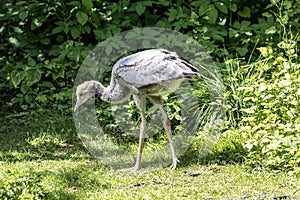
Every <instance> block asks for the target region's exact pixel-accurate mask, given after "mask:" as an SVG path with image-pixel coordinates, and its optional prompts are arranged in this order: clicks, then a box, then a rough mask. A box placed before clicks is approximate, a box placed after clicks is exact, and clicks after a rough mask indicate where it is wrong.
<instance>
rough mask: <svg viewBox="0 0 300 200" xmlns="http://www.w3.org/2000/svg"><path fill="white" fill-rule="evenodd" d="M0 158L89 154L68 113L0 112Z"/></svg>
mask: <svg viewBox="0 0 300 200" xmlns="http://www.w3.org/2000/svg"><path fill="white" fill-rule="evenodd" d="M0 115H1V118H2V120H1V122H0V160H1V161H9V162H16V161H25V160H61V159H66V158H70V157H72V159H77V158H78V159H80V158H82V157H83V158H86V157H89V154H88V152H87V151H86V150H85V148H84V147H83V145H82V143H81V140H80V139H79V138H78V136H77V133H76V131H75V127H74V125H73V120H72V119H73V118H72V116H71V114H68V115H65V114H62V113H58V112H51V111H49V110H43V111H37V112H33V113H29V112H21V113H17V114H10V113H7V112H6V113H0Z"/></svg>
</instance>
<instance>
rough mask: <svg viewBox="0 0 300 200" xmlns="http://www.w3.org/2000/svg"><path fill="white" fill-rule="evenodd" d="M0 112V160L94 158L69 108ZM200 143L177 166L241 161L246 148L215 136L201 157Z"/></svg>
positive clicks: (157, 160)
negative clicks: (83, 142) (59, 110)
mask: <svg viewBox="0 0 300 200" xmlns="http://www.w3.org/2000/svg"><path fill="white" fill-rule="evenodd" d="M0 116H1V118H2V119H3V120H1V122H0V160H1V161H8V162H18V161H31V160H65V159H69V158H72V159H73V160H76V159H95V158H93V157H92V156H91V155H90V153H89V152H88V151H87V150H86V148H85V147H84V146H83V144H82V141H81V140H80V139H79V137H78V135H77V132H76V129H75V127H74V122H73V117H72V115H71V112H70V113H68V114H65V113H59V112H53V111H50V110H42V111H36V112H32V113H29V112H24V113H22V112H21V113H17V114H10V113H8V114H7V113H4V112H0ZM200 145H201V142H198V141H197V140H196V141H195V142H194V143H193V144H192V145H191V147H190V148H189V149H187V151H186V152H185V153H184V154H183V155H182V156H181V157H180V158H179V159H180V163H179V166H181V167H184V166H188V165H190V164H203V165H205V164H210V163H219V164H226V163H227V164H230V163H241V162H242V161H243V158H244V157H245V155H246V150H245V149H244V148H243V146H242V145H241V144H240V143H238V142H235V141H222V140H219V141H218V143H217V144H216V148H214V149H213V150H212V151H210V152H209V153H208V154H207V155H206V156H205V157H201V156H200V155H202V152H200V151H199V149H201V148H200V147H201V146H200ZM166 158H167V159H169V158H170V164H171V153H170V155H167V157H166ZM143 162H144V164H143V166H152V165H155V163H158V162H159V158H157V159H154V161H153V162H152V163H149V162H148V163H147V160H145V161H143ZM128 167H129V166H128ZM161 167H166V166H161Z"/></svg>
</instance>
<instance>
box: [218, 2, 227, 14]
mask: <svg viewBox="0 0 300 200" xmlns="http://www.w3.org/2000/svg"><path fill="white" fill-rule="evenodd" d="M215 6H216V7H217V8H218V9H219V10H220V11H221V12H222V13H224V14H228V9H227V6H226V5H225V4H224V3H223V2H215Z"/></svg>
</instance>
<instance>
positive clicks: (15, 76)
mask: <svg viewBox="0 0 300 200" xmlns="http://www.w3.org/2000/svg"><path fill="white" fill-rule="evenodd" d="M24 75H25V74H24V72H23V71H14V72H12V73H11V75H10V76H11V82H12V84H13V85H14V87H17V86H18V85H19V84H20V83H21V81H22V80H23V79H24Z"/></svg>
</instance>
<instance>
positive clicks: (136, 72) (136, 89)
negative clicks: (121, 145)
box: [74, 49, 199, 172]
mask: <svg viewBox="0 0 300 200" xmlns="http://www.w3.org/2000/svg"><path fill="white" fill-rule="evenodd" d="M196 76H199V73H198V69H197V68H196V67H195V66H193V65H192V64H190V63H188V62H187V61H185V60H182V59H181V58H180V57H179V56H178V55H177V54H176V53H175V52H171V51H168V50H166V49H148V50H144V51H140V52H137V53H134V54H131V55H129V56H126V57H124V58H121V59H120V60H119V61H117V62H116V63H115V65H114V66H113V68H112V74H111V80H110V85H109V86H108V87H104V86H103V85H102V84H101V83H100V82H98V81H95V80H90V81H85V82H83V83H82V84H80V85H78V86H77V88H76V98H77V101H76V104H75V106H74V112H75V111H76V110H77V109H78V108H79V107H80V106H81V105H82V104H83V103H84V102H86V101H87V100H88V99H89V98H91V97H93V96H94V95H95V94H98V95H99V96H100V98H101V100H103V101H106V102H109V103H113V104H117V103H121V102H124V101H125V100H127V99H128V98H130V97H131V96H133V99H134V101H135V104H136V106H137V108H138V109H139V111H140V115H141V127H140V134H139V146H138V153H137V158H136V163H135V165H134V166H133V167H131V168H128V169H123V171H128V172H132V171H136V170H138V169H140V168H141V159H142V149H143V146H144V138H145V134H146V124H147V122H146V117H145V109H146V98H149V99H150V100H151V101H152V102H153V103H154V104H155V105H156V106H157V107H158V108H159V110H160V112H161V114H162V116H163V126H164V130H165V132H166V135H167V138H168V141H169V145H170V150H171V154H172V165H171V169H176V167H177V165H178V162H179V160H178V158H177V157H176V154H175V149H174V145H173V141H172V135H171V122H170V119H169V118H168V115H167V113H166V111H165V110H164V108H163V103H162V99H161V96H162V95H165V94H169V93H171V92H173V91H175V90H176V88H178V87H179V86H180V83H181V82H182V81H183V80H185V79H188V78H192V77H196Z"/></svg>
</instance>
